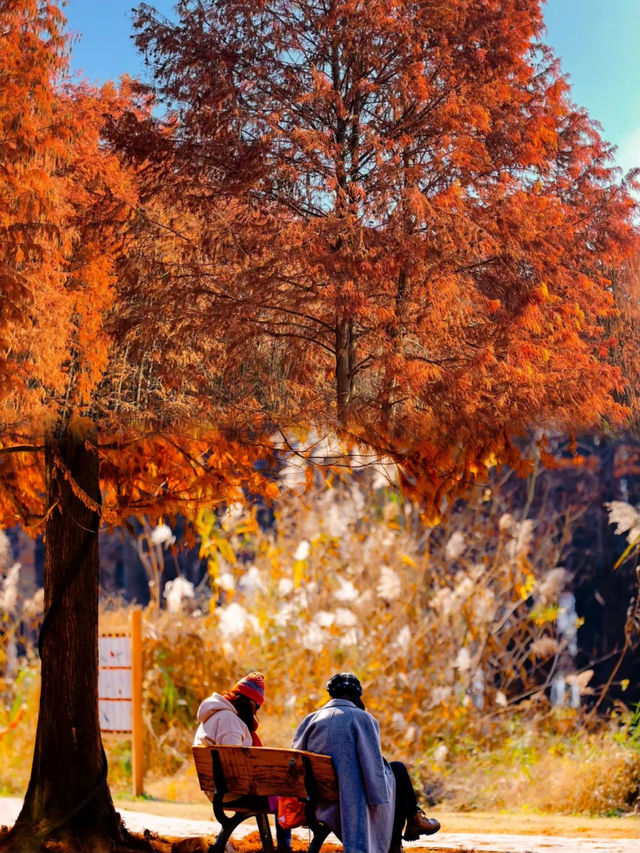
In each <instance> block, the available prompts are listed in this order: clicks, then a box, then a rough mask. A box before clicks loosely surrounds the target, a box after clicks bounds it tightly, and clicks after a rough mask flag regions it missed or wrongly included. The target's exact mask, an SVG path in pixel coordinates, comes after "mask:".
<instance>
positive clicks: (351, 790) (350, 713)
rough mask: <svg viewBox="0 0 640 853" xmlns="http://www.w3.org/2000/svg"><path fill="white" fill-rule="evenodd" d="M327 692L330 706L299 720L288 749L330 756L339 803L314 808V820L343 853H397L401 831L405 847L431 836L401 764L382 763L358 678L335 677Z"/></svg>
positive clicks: (430, 821) (430, 822)
mask: <svg viewBox="0 0 640 853" xmlns="http://www.w3.org/2000/svg"><path fill="white" fill-rule="evenodd" d="M327 691H328V693H329V696H330V697H331V699H330V701H329V702H327V703H326V705H324V706H323V707H322V708H320V709H319V710H318V711H315V712H314V713H312V714H309V715H308V716H307V717H305V718H304V720H303V721H302V722H301V723H300V725H299V726H298V728H297V730H296V733H295V735H294V737H293V747H294V749H305V750H307V751H309V752H317V753H320V754H323V755H330V756H331V758H332V760H333V764H334V767H335V770H336V776H337V778H338V789H339V790H338V793H339V802H338V803H337V804H336V803H322V802H320V803H319V804H318V808H317V810H316V817H317V819H318V820H319V821H321V822H322V823H326V824H327V825H328V826H330V827H331V829H332V831H333V832H334V833H335V835H337V836H338V838H339V839H340V840H341V841H342V846H343V848H344V851H345V853H386V851H389V853H402V830H403V828H404V838H405V839H406V840H407V841H414V840H415V839H417V838H419V837H420V835H432V834H433V833H434V832H437V831H438V830H439V829H440V824H439V823H438V821H437V820H435V819H434V818H427V817H426V816H425V815H424V813H423V812H422V810H421V809H419V808H418V803H417V800H416V795H415V792H414V790H413V785H412V784H411V779H410V777H409V774H408V772H407V769H406V767H405V766H404V764H402V763H401V762H399V761H392V762H391V763H389V762H387V761H386V760H385V759H384V757H383V755H382V749H381V746H380V729H379V726H378V722H377V720H376V719H375V717H373V716H372V715H371V714H369V713H368V712H367V711H366V710H365V708H364V704H363V702H362V698H361V697H362V685H361V684H360V681H359V680H358V678H357V677H356V676H355V675H353V673H350V672H341V673H338V674H337V675H334V676H333V678H331V679H330V681H329V682H328V683H327ZM405 823H406V826H405Z"/></svg>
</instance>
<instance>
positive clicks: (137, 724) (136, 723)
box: [131, 608, 144, 797]
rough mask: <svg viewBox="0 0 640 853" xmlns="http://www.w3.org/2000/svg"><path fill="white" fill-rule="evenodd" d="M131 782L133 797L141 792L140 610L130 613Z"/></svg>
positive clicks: (142, 773) (142, 759)
mask: <svg viewBox="0 0 640 853" xmlns="http://www.w3.org/2000/svg"><path fill="white" fill-rule="evenodd" d="M131 704H132V707H131V722H132V725H131V746H132V748H131V755H132V759H131V782H132V786H133V795H134V797H139V796H140V795H141V794H142V791H143V779H144V755H143V736H142V610H140V609H139V608H136V609H135V610H132V611H131Z"/></svg>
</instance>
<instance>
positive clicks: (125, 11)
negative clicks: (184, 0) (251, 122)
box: [64, 0, 640, 170]
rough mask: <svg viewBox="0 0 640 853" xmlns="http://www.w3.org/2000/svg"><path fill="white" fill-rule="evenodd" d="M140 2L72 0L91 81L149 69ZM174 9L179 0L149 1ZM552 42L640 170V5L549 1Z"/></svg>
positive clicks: (79, 63) (583, 100)
mask: <svg viewBox="0 0 640 853" xmlns="http://www.w3.org/2000/svg"><path fill="white" fill-rule="evenodd" d="M136 2H137V0H68V3H67V6H66V8H65V10H64V11H65V14H66V16H67V18H68V21H69V29H70V30H71V31H73V32H75V33H77V34H78V37H79V41H78V42H77V43H76V44H75V46H74V50H73V55H72V67H73V68H74V69H75V70H82V71H83V72H84V74H85V75H86V76H87V77H88V78H89V79H91V80H94V81H97V80H107V79H117V78H118V77H119V76H120V75H121V74H123V73H125V72H127V73H129V74H132V75H135V74H140V73H142V62H141V60H140V57H139V56H138V54H137V52H136V50H135V47H134V45H133V43H132V41H131V38H130V34H131V31H132V28H131V17H130V16H131V7H132V6H133V5H135V4H136ZM148 2H149V5H152V6H155V8H156V9H158V10H159V11H161V12H163V13H165V14H170V12H171V9H172V7H173V5H174V0H156V2H154V0H148ZM545 21H546V24H547V29H548V32H547V36H546V42H547V44H549V45H550V46H551V47H553V48H554V50H555V52H556V54H557V55H558V56H559V57H560V60H561V64H562V69H563V71H564V73H566V74H568V75H569V78H570V82H571V87H572V93H573V100H574V101H575V102H576V103H577V104H579V105H580V106H583V107H586V108H587V110H588V111H589V114H590V115H591V117H592V118H594V119H596V120H597V121H599V122H600V124H601V125H602V128H603V136H604V138H605V139H607V140H608V141H609V142H613V143H614V144H615V145H617V146H618V154H617V158H616V159H617V162H618V164H619V165H620V166H622V168H623V169H625V170H626V169H630V168H632V167H634V166H638V167H640V2H638V0H547V3H546V4H545Z"/></svg>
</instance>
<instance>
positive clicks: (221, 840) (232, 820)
mask: <svg viewBox="0 0 640 853" xmlns="http://www.w3.org/2000/svg"><path fill="white" fill-rule="evenodd" d="M247 817H249V815H246V814H235V815H234V816H233V817H228V818H227V819H226V820H225V822H224V824H221V829H220V835H219V836H218V837H217V838H216V843H215V844H214V845H213V850H212V853H224V849H225V847H226V846H227V841H228V840H229V839H230V838H231V833H232V832H233V830H234V829H235V828H236V827H237V826H240V824H241V823H242V821H243V820H246V819H247Z"/></svg>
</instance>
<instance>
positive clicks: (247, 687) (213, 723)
mask: <svg viewBox="0 0 640 853" xmlns="http://www.w3.org/2000/svg"><path fill="white" fill-rule="evenodd" d="M263 702H264V675H263V674H262V673H261V672H250V673H249V674H248V675H245V676H244V678H241V679H240V680H239V681H237V682H236V683H235V684H234V685H233V687H232V688H231V689H230V690H227V691H226V692H224V693H212V694H211V695H210V696H207V698H206V699H204V700H203V701H202V702H201V703H200V707H199V708H198V714H197V716H198V721H199V723H200V725H199V726H198V728H197V731H196V733H195V737H194V739H193V745H194V746H208V745H209V746H216V745H217V746H262V742H261V741H260V738H259V737H258V733H257V731H256V730H257V728H258V718H257V713H258V711H259V709H260V707H261V706H262V703H263ZM276 805H277V804H276V803H275V802H274V803H273V807H274V809H275V808H276ZM276 839H277V850H278V853H290V851H291V830H290V829H283V828H282V827H281V826H280V825H279V824H278V823H277V822H276Z"/></svg>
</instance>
